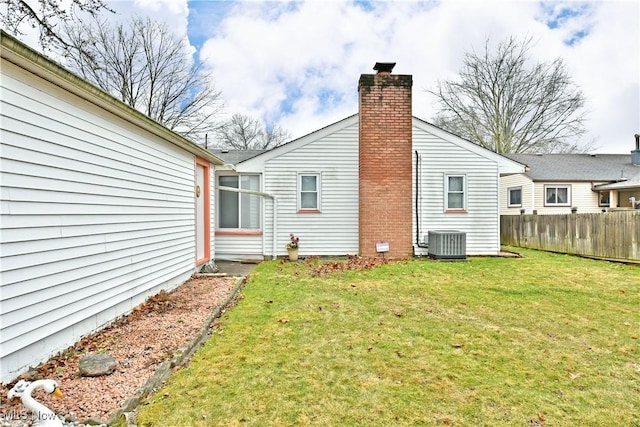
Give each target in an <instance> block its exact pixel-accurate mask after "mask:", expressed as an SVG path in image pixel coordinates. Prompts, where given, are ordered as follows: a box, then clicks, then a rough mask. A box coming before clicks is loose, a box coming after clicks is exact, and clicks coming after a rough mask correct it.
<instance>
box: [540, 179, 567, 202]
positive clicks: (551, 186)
mask: <svg viewBox="0 0 640 427" xmlns="http://www.w3.org/2000/svg"><path fill="white" fill-rule="evenodd" d="M550 189H555V190H556V200H557V199H558V197H557V194H558V193H557V190H558V189H566V190H567V200H566V201H564V202H560V203H559V202H549V201H548V199H547V190H550ZM543 197H544V205H545V206H549V207H556V206H571V185H568V184H548V185H545V186H544V193H543Z"/></svg>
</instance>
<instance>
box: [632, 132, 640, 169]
mask: <svg viewBox="0 0 640 427" xmlns="http://www.w3.org/2000/svg"><path fill="white" fill-rule="evenodd" d="M633 136H634V137H635V139H636V149H635V150H633V151H631V163H632V164H634V165H636V166H640V135H639V134H637V133H636V134H635V135H633Z"/></svg>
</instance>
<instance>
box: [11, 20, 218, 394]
mask: <svg viewBox="0 0 640 427" xmlns="http://www.w3.org/2000/svg"><path fill="white" fill-rule="evenodd" d="M1 39H2V41H1V43H2V52H1V55H2V62H1V72H2V80H1V82H0V86H1V88H0V90H1V92H0V106H1V109H0V119H1V131H0V149H1V169H0V181H1V193H0V207H1V211H0V214H1V216H0V221H1V231H0V239H1V241H0V245H1V246H0V256H1V258H0V261H1V272H0V276H1V277H0V328H1V329H0V365H1V372H0V380H1V381H2V382H5V383H6V382H8V381H11V380H12V379H13V378H15V377H16V376H17V375H19V374H20V373H21V372H23V371H24V370H26V369H28V367H29V366H36V365H37V364H38V363H40V362H42V361H46V360H47V359H48V358H49V357H50V356H51V355H53V354H55V353H57V352H59V351H61V350H63V349H64V348H66V347H67V346H69V345H71V344H73V343H75V342H76V341H77V340H78V339H79V338H81V337H82V336H85V335H88V334H89V333H91V332H93V331H95V330H97V329H99V328H100V327H102V326H104V325H106V324H107V323H109V322H111V321H112V320H114V319H115V318H116V317H118V316H120V315H122V314H124V313H127V312H129V311H130V310H132V309H133V308H134V307H135V306H137V305H138V304H140V303H141V302H143V301H144V300H145V299H146V298H148V297H149V296H151V295H154V294H156V293H158V292H159V291H160V290H162V289H167V290H168V289H171V288H173V287H175V286H178V285H179V284H181V283H183V282H184V281H185V280H186V279H188V278H189V276H190V275H191V274H192V273H193V272H194V271H196V267H197V266H198V265H200V264H202V263H205V262H207V261H209V260H210V259H212V258H213V251H214V247H213V242H212V238H211V236H212V232H213V228H212V227H210V220H211V218H212V213H213V204H214V202H215V200H214V199H213V198H212V197H211V195H212V194H214V192H213V191H210V188H212V185H213V182H211V178H212V177H213V173H212V171H213V168H214V166H215V165H219V164H222V161H221V160H220V159H219V158H217V157H216V156H214V155H213V154H211V153H210V152H208V151H206V150H204V149H202V148H200V147H198V146H197V145H194V144H193V143H191V142H189V141H187V140H186V139H184V138H182V137H181V136H179V135H177V134H175V133H173V132H171V131H169V130H168V129H166V128H164V127H163V126H161V125H159V124H157V123H156V122H154V121H152V120H150V119H149V118H147V117H146V116H144V115H142V114H140V113H139V112H137V111H135V110H133V109H132V108H130V107H128V106H126V105H125V104H123V103H121V102H119V101H117V100H116V99H115V98H113V97H111V96H109V95H107V94H106V93H104V92H102V91H100V90H99V89H97V88H96V87H94V86H92V85H90V84H88V83H87V82H85V81H84V80H82V79H80V78H78V77H77V76H75V75H73V74H71V73H69V72H67V71H66V70H64V69H63V68H61V67H60V66H58V65H57V64H55V63H53V62H51V61H50V60H48V59H46V58H45V57H43V56H42V55H40V54H38V53H37V52H35V51H33V50H31V49H29V48H28V47H26V46H25V45H23V44H22V43H20V42H18V41H17V40H15V39H14V38H12V37H11V36H9V35H7V34H6V33H4V32H2V34H1Z"/></svg>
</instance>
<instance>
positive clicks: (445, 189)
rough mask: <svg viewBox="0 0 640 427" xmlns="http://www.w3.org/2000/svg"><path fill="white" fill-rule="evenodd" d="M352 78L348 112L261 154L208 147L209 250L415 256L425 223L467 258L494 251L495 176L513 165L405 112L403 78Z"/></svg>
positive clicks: (237, 255) (229, 254)
mask: <svg viewBox="0 0 640 427" xmlns="http://www.w3.org/2000/svg"><path fill="white" fill-rule="evenodd" d="M391 66H392V65H391V64H376V67H375V69H377V70H378V71H379V72H378V74H375V75H362V76H361V78H360V82H359V93H360V108H359V113H358V114H356V115H353V116H351V117H347V118H345V119H343V120H341V121H339V122H337V123H334V124H332V125H329V126H327V127H325V128H322V129H319V130H317V131H315V132H313V133H311V134H308V135H306V136H304V137H302V138H299V139H296V140H294V141H292V142H289V143H287V144H285V145H282V146H279V147H276V148H274V149H271V150H269V151H266V152H253V153H246V156H245V157H237V156H243V155H242V153H238V152H236V151H231V152H227V153H224V152H222V151H215V153H217V154H218V155H219V156H220V157H222V158H223V159H225V161H226V162H227V165H226V166H225V167H217V168H216V180H217V182H216V188H217V191H218V196H217V202H216V203H217V204H216V206H217V209H216V213H217V218H216V232H215V245H216V258H217V259H247V258H255V259H262V258H263V257H275V256H283V255H286V253H287V252H286V250H285V244H286V243H287V241H288V239H289V233H294V234H295V235H296V236H298V237H300V254H301V255H303V256H304V255H345V254H352V255H356V254H360V255H363V256H380V255H381V254H379V253H377V248H376V243H379V242H387V243H389V252H388V253H387V254H386V256H391V257H409V256H412V255H414V254H426V253H427V248H426V245H425V242H424V240H425V239H424V236H426V235H427V234H428V232H429V230H443V229H444V230H458V231H462V232H465V233H466V252H467V254H469V255H480V254H497V253H498V252H499V250H500V230H499V227H500V226H499V224H500V222H499V200H498V194H499V192H498V190H499V183H500V180H501V179H502V178H501V176H502V175H506V174H514V173H521V172H524V166H523V165H521V164H519V163H517V162H514V161H512V160H509V159H507V158H505V157H503V156H500V155H498V154H496V153H494V152H492V151H489V150H486V149H484V148H482V147H480V146H478V145H476V144H473V143H472V142H469V141H467V140H464V139H462V138H459V137H457V136H455V135H453V134H450V133H448V132H446V131H444V130H442V129H439V128H437V127H435V126H433V125H431V124H429V123H427V122H424V121H422V120H420V119H417V118H415V117H412V114H411V84H412V78H411V76H408V75H395V74H391V73H390V71H391Z"/></svg>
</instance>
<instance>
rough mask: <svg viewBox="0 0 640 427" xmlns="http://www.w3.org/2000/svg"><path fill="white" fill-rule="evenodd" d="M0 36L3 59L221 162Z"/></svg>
mask: <svg viewBox="0 0 640 427" xmlns="http://www.w3.org/2000/svg"><path fill="white" fill-rule="evenodd" d="M0 36H1V37H0V39H1V40H0V42H1V46H2V49H1V58H2V60H3V61H8V62H10V63H12V64H15V65H16V66H17V67H20V68H22V69H24V70H26V71H28V72H30V73H32V74H34V75H37V76H38V77H40V78H41V79H43V80H45V81H48V82H50V83H52V84H54V85H56V86H58V87H60V88H62V89H64V90H66V91H68V92H70V93H72V94H74V95H76V96H78V97H80V98H82V99H84V100H85V101H87V102H90V103H92V104H94V105H96V106H97V107H100V108H101V109H103V110H106V111H108V112H110V113H112V114H114V115H115V116H117V117H119V118H121V119H123V120H125V121H127V122H129V123H131V124H133V125H135V126H137V127H140V128H142V129H144V130H146V131H148V132H150V133H152V134H153V135H155V136H157V137H159V138H161V139H163V140H164V141H166V142H168V143H170V144H172V145H175V146H178V147H180V148H182V149H183V150H186V151H188V152H189V153H191V154H194V155H196V156H198V157H201V158H203V159H206V160H207V161H209V162H210V163H213V164H216V165H222V164H224V162H223V161H222V159H220V158H219V157H217V156H215V155H214V154H212V153H210V152H209V151H207V150H205V149H204V148H202V147H200V146H199V145H197V144H195V143H193V142H191V141H189V140H188V139H186V138H185V137H183V136H182V135H179V134H177V133H175V132H174V131H172V130H170V129H168V128H166V127H165V126H163V125H161V124H159V123H158V122H156V121H154V120H152V119H150V118H149V117H148V116H146V115H144V114H142V113H141V112H139V111H138V110H136V109H134V108H132V107H130V106H129V105H127V104H125V103H124V102H122V101H119V100H118V99H116V98H114V97H113V96H111V95H109V94H108V93H106V92H104V91H102V90H101V89H99V88H97V87H96V86H94V85H92V84H91V83H89V82H87V81H86V80H83V79H82V78H80V77H78V76H76V75H75V74H73V73H71V72H70V71H68V70H66V69H64V68H63V67H61V66H60V65H58V64H57V63H55V62H54V61H52V60H50V59H48V58H46V57H45V56H43V55H41V54H40V53H38V52H36V51H35V50H33V49H31V48H30V47H28V46H26V45H25V44H23V43H22V42H20V41H18V40H17V39H15V38H14V37H12V36H10V35H9V34H7V33H6V32H4V31H1V34H0Z"/></svg>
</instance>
